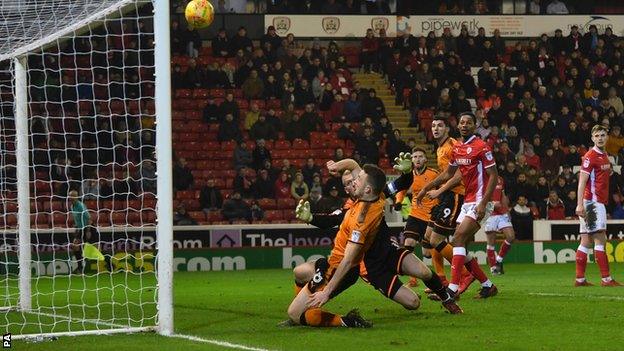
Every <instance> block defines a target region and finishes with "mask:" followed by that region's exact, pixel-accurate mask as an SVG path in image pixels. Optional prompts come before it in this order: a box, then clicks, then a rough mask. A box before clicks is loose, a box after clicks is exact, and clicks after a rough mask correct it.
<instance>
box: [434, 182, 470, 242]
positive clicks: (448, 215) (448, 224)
mask: <svg viewBox="0 0 624 351" xmlns="http://www.w3.org/2000/svg"><path fill="white" fill-rule="evenodd" d="M439 199H440V202H439V203H438V204H437V205H435V206H434V207H433V208H432V209H431V222H430V225H432V226H433V229H434V231H435V232H436V233H438V234H440V235H444V236H450V235H453V233H454V232H455V226H456V223H455V222H456V221H457V217H458V216H459V212H460V211H461V206H462V204H463V203H464V196H463V195H460V194H456V193H454V192H452V191H445V192H444V193H442V194H441V195H440V197H439Z"/></svg>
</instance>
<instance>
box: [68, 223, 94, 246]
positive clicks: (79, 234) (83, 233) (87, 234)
mask: <svg viewBox="0 0 624 351" xmlns="http://www.w3.org/2000/svg"><path fill="white" fill-rule="evenodd" d="M74 239H78V240H79V241H80V242H82V243H90V244H95V243H97V242H98V241H100V232H99V231H98V230H97V228H96V227H94V226H92V225H88V226H86V227H84V228H82V229H80V230H77V231H76V232H75V233H74Z"/></svg>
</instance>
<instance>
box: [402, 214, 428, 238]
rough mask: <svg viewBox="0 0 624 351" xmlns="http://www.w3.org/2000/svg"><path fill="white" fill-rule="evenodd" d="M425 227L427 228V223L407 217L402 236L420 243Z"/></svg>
mask: <svg viewBox="0 0 624 351" xmlns="http://www.w3.org/2000/svg"><path fill="white" fill-rule="evenodd" d="M427 226H429V221H423V220H422V219H418V218H416V217H412V216H408V217H407V221H406V222H405V228H404V229H403V236H404V237H406V238H413V239H416V241H420V240H422V238H424V237H425V232H426V231H427Z"/></svg>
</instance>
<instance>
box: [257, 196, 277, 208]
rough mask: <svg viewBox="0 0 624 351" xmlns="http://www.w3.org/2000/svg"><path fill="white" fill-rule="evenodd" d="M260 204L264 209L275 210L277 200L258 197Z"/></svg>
mask: <svg viewBox="0 0 624 351" xmlns="http://www.w3.org/2000/svg"><path fill="white" fill-rule="evenodd" d="M258 206H260V208H261V209H263V210H275V209H277V202H276V201H275V199H266V198H264V199H258Z"/></svg>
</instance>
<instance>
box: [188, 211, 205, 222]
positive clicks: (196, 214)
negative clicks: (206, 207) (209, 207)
mask: <svg viewBox="0 0 624 351" xmlns="http://www.w3.org/2000/svg"><path fill="white" fill-rule="evenodd" d="M188 214H189V217H191V218H193V219H194V220H195V221H197V223H200V224H201V223H204V222H206V214H205V213H204V212H203V211H189V213H188Z"/></svg>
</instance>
